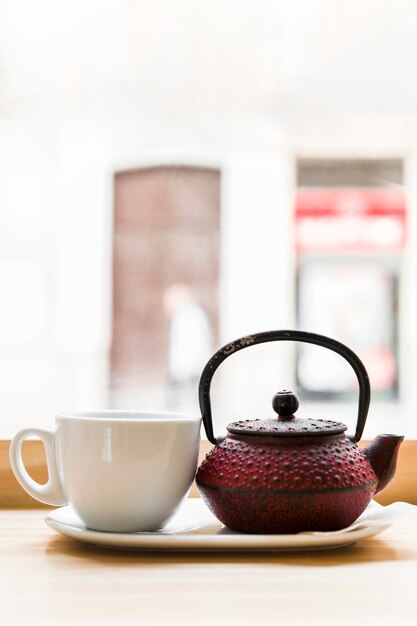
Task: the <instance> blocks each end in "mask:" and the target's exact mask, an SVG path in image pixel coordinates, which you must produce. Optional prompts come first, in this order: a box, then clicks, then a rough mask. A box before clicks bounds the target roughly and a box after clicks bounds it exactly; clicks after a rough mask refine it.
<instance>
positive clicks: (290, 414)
mask: <svg viewBox="0 0 417 626" xmlns="http://www.w3.org/2000/svg"><path fill="white" fill-rule="evenodd" d="M272 406H273V409H274V411H275V412H276V413H278V419H255V420H249V419H248V420H241V421H239V422H232V423H231V424H229V425H228V427H227V430H228V432H229V433H231V434H236V435H252V436H256V437H259V436H267V437H311V436H321V437H322V436H323V435H340V434H341V433H343V432H344V431H345V430H346V429H347V426H346V425H345V424H343V423H342V422H334V421H332V420H325V419H311V418H300V417H295V415H294V413H295V412H296V410H297V409H298V406H299V402H298V398H297V396H296V395H295V393H292V392H291V391H287V390H286V389H284V390H283V391H279V392H278V393H276V394H275V396H274V398H273V400H272Z"/></svg>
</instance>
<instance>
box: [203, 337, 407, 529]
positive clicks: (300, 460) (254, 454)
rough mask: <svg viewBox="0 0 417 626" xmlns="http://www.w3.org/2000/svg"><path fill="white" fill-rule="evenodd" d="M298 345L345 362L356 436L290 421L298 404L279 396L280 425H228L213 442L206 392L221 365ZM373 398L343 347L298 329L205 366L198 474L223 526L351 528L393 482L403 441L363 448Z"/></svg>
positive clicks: (248, 342)
mask: <svg viewBox="0 0 417 626" xmlns="http://www.w3.org/2000/svg"><path fill="white" fill-rule="evenodd" d="M284 340H287V341H300V342H304V343H311V344H316V345H318V346H322V347H324V348H328V349H329V350H332V351H334V352H337V353H338V354H339V355H341V356H342V357H344V358H345V359H346V360H347V361H348V363H349V364H350V365H351V366H352V368H353V370H354V371H355V374H356V376H357V378H358V382H359V410H358V420H357V425H356V432H355V435H352V436H346V435H345V430H346V428H347V427H346V426H345V424H342V423H341V422H333V421H330V420H323V419H303V418H299V417H295V415H294V413H295V412H296V410H297V408H298V399H297V397H296V395H295V394H293V393H291V392H289V391H280V392H279V393H277V394H276V395H275V396H274V398H273V402H272V406H273V408H274V410H275V411H276V413H278V418H277V419H255V420H243V421H239V422H234V423H232V424H229V426H228V427H227V431H228V434H227V436H226V437H218V438H216V437H215V436H214V434H213V424H212V416H211V404H210V385H211V381H212V377H213V375H214V373H215V371H216V369H217V368H218V367H219V365H220V364H221V363H222V362H223V361H224V360H225V359H226V358H227V357H228V356H229V355H231V354H234V353H235V352H238V351H239V350H243V348H246V347H248V346H253V345H256V344H260V343H265V342H269V341H284ZM370 397H371V392H370V385H369V378H368V374H367V372H366V369H365V367H364V365H363V363H362V362H361V361H360V359H359V358H358V357H357V356H356V355H355V354H354V352H352V350H350V349H349V348H347V347H346V346H345V345H343V344H341V343H339V342H338V341H335V340H334V339H329V338H328V337H324V336H322V335H317V334H314V333H307V332H303V331H299V330H276V331H270V332H263V333H258V334H255V335H250V336H247V337H243V338H242V339H238V340H237V341H233V342H232V343H229V344H228V345H227V346H224V347H223V348H221V349H220V350H219V351H218V352H216V354H214V355H213V356H212V358H211V359H210V360H209V361H208V363H207V365H206V366H205V368H204V370H203V373H202V375H201V379H200V385H199V400H200V408H201V412H202V416H203V423H204V427H205V431H206V434H207V438H208V439H209V441H211V442H212V443H214V444H215V447H214V448H213V449H212V450H211V451H210V452H209V453H208V454H207V456H206V458H205V459H204V461H203V462H202V464H201V466H200V467H199V469H198V472H197V476H196V480H197V485H198V487H199V490H200V492H201V495H202V497H203V498H204V501H205V502H206V504H207V505H208V507H209V508H210V509H211V511H212V512H213V513H214V515H215V516H216V517H217V518H218V519H219V520H220V521H221V522H222V523H223V524H225V525H226V526H228V527H229V528H232V529H234V530H237V531H240V532H246V533H298V532H301V531H308V530H310V531H331V530H338V529H341V528H345V527H346V526H349V525H350V524H351V523H352V522H354V521H355V519H356V518H357V517H359V515H360V514H361V513H362V512H363V511H364V510H365V509H366V507H367V506H368V504H369V502H370V500H371V498H372V497H373V496H374V495H375V494H376V493H378V492H379V491H381V490H382V489H384V488H385V487H386V486H387V484H388V483H389V482H390V480H391V479H392V477H393V475H394V472H395V467H396V462H397V453H398V449H399V446H400V444H401V442H402V440H403V439H404V437H400V436H396V435H379V436H378V437H376V439H375V440H374V441H373V442H372V443H370V444H369V445H368V446H367V447H366V448H365V449H363V450H361V449H360V448H359V447H358V446H357V442H358V441H359V440H360V438H361V436H362V432H363V429H364V426H365V421H366V417H367V414H368V408H369V402H370Z"/></svg>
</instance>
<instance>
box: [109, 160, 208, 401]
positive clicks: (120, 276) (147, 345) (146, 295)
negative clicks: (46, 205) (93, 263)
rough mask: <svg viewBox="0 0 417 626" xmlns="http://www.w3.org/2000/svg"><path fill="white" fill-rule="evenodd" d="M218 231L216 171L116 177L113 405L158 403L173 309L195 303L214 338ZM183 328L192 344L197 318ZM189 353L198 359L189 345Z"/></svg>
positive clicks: (163, 170)
mask: <svg viewBox="0 0 417 626" xmlns="http://www.w3.org/2000/svg"><path fill="white" fill-rule="evenodd" d="M219 229H220V172H219V170H216V169H211V168H199V167H182V166H161V167H151V168H145V169H138V170H132V171H126V172H120V173H117V174H116V175H115V179H114V240H113V334H112V345H111V359H110V362H111V398H110V402H111V405H112V406H117V407H118V408H130V407H132V406H134V404H135V402H139V401H140V402H142V404H143V402H145V404H146V400H147V399H148V400H149V402H151V403H152V402H153V401H154V400H155V402H156V401H157V402H158V403H159V406H161V401H164V398H166V387H167V384H168V383H167V381H168V380H169V376H170V374H169V362H171V361H172V359H171V355H170V354H169V349H170V345H172V341H171V340H170V324H171V322H172V319H170V316H171V315H172V314H173V312H174V309H175V307H177V308H178V307H179V306H180V305H193V307H194V312H195V309H196V307H198V309H199V311H200V318H201V317H202V316H203V315H204V317H205V318H206V320H207V325H208V327H209V329H210V334H211V337H212V342H213V343H214V342H217V334H218V324H219V321H218V287H219ZM188 319H191V318H190V317H189V318H188ZM195 319H196V316H195V315H194V317H193V320H194V322H195ZM188 327H189V329H190V330H189V333H188V335H189V337H186V340H188V339H190V346H191V345H192V342H193V341H194V346H195V344H196V342H197V343H198V342H199V341H201V339H200V338H199V337H198V336H192V335H193V334H194V335H195V334H196V333H197V331H196V326H195V323H194V325H193V322H191V323H189V326H188ZM183 336H184V333H183ZM177 343H178V342H177ZM183 343H184V341H183ZM175 349H176V350H177V351H178V348H175ZM179 350H181V346H180V348H179ZM177 356H178V355H177ZM193 358H194V361H195V360H196V359H197V360H198V358H200V360H201V359H202V358H203V357H202V356H200V355H196V354H195V351H194V356H193ZM202 365H204V363H202V364H201V367H202ZM195 393H196V390H195ZM164 404H165V405H166V402H164ZM168 408H170V407H168ZM176 408H181V407H176Z"/></svg>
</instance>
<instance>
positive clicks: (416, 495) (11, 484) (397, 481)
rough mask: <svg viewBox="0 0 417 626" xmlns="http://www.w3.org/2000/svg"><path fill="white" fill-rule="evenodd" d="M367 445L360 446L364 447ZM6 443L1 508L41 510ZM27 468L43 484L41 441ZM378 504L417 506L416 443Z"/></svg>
mask: <svg viewBox="0 0 417 626" xmlns="http://www.w3.org/2000/svg"><path fill="white" fill-rule="evenodd" d="M366 443H367V442H363V444H362V443H361V445H366ZM211 447H212V445H211V444H210V443H209V442H208V441H202V442H201V446H200V462H201V460H202V459H203V458H204V456H205V454H206V453H207V452H208V451H209V450H210V449H211ZM8 450H9V442H8V441H0V508H44V507H45V505H42V504H41V503H40V502H37V501H36V500H34V499H33V498H31V497H30V496H28V494H27V493H26V492H25V491H24V490H23V489H22V488H21V487H20V485H19V483H18V482H17V480H16V479H15V477H14V475H13V472H12V470H11V468H10V465H9V452H8ZM23 455H24V460H25V463H26V467H27V469H28V471H29V473H30V474H31V475H32V476H33V478H34V479H35V480H37V481H39V482H45V481H46V479H47V471H46V467H45V454H44V450H43V445H42V443H41V442H40V441H26V442H25V443H24V446H23ZM190 495H191V497H198V495H199V494H198V489H197V487H196V485H195V484H194V485H193V487H192V489H191V494H190ZM375 499H376V500H377V501H378V502H380V503H381V504H389V503H391V502H396V501H398V500H403V501H405V502H411V503H412V504H417V440H414V439H413V440H408V441H404V442H403V444H402V446H401V448H400V453H399V456H398V466H397V472H396V475H395V478H394V480H393V481H392V483H391V484H390V485H389V487H388V488H387V489H386V490H385V491H384V492H383V493H381V494H379V495H378V496H376V498H375Z"/></svg>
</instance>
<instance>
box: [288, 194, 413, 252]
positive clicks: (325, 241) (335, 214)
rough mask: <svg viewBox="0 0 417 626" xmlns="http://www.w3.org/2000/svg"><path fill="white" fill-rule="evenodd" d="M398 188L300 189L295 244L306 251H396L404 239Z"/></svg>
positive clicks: (403, 208)
mask: <svg viewBox="0 0 417 626" xmlns="http://www.w3.org/2000/svg"><path fill="white" fill-rule="evenodd" d="M406 216H407V209H406V202H405V194H404V192H403V191H402V190H399V189H340V188H339V189H299V190H298V191H297V194H296V203H295V244H296V250H297V252H298V253H299V254H303V253H308V252H368V251H371V252H372V251H375V252H376V251H378V252H396V251H400V250H402V249H403V248H404V245H405V242H406Z"/></svg>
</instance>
